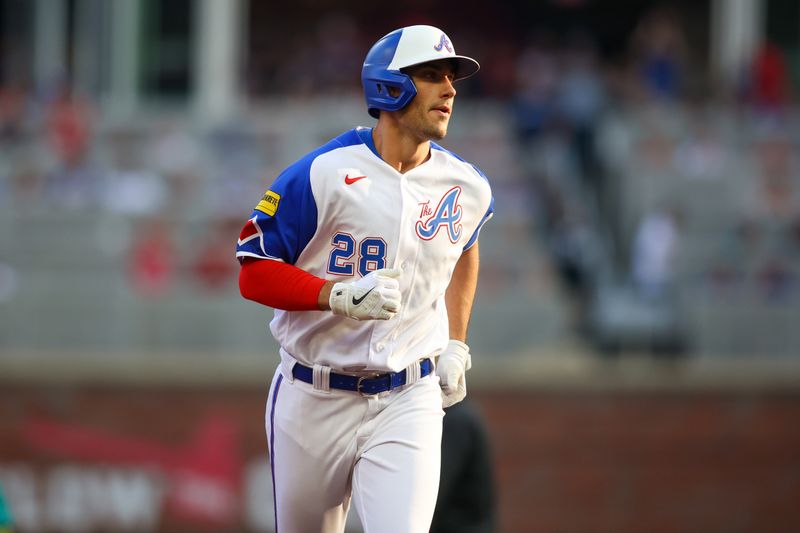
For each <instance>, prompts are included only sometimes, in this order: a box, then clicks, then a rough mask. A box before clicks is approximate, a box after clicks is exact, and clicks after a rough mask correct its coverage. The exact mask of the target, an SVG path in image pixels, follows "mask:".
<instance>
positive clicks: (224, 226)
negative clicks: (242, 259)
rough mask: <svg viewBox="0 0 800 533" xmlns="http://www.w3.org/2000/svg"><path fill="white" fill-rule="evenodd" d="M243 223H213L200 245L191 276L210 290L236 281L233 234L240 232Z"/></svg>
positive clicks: (221, 287) (221, 221) (236, 269)
mask: <svg viewBox="0 0 800 533" xmlns="http://www.w3.org/2000/svg"><path fill="white" fill-rule="evenodd" d="M240 225H241V224H240V221H239V219H238V218H236V219H220V220H217V221H213V222H212V223H211V227H210V229H209V230H208V231H206V232H204V235H203V240H202V242H201V243H199V245H198V246H197V249H196V251H195V254H194V258H193V260H192V273H193V275H194V279H195V281H196V282H197V283H198V285H199V286H200V287H202V288H203V289H205V290H208V291H218V290H222V289H226V288H229V287H230V286H231V284H232V283H233V281H234V280H235V279H237V277H236V276H237V275H238V272H239V265H238V264H237V262H236V260H235V259H234V256H233V254H232V252H231V237H230V236H231V235H235V234H236V231H237V229H239V226H240Z"/></svg>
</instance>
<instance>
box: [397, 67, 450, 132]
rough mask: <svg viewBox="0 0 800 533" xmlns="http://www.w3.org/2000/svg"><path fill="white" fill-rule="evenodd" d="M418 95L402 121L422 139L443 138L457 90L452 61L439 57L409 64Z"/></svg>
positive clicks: (409, 73)
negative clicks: (421, 62)
mask: <svg viewBox="0 0 800 533" xmlns="http://www.w3.org/2000/svg"><path fill="white" fill-rule="evenodd" d="M406 73H407V74H408V75H410V76H411V78H412V79H413V80H414V85H415V86H416V87H417V95H416V96H415V97H414V99H413V100H411V103H410V104H409V105H408V106H406V107H405V108H404V109H403V110H402V113H401V117H400V121H401V124H402V125H403V126H404V127H405V129H407V130H408V131H409V133H410V134H412V135H415V136H417V137H418V138H419V139H420V140H437V141H438V140H440V139H443V138H444V136H445V135H447V125H448V124H449V122H450V114H451V113H452V111H453V100H454V99H455V96H456V90H455V88H454V87H453V80H454V78H455V74H456V73H455V69H454V68H453V65H452V64H451V63H449V62H448V61H435V62H432V63H424V64H422V65H417V66H415V67H409V68H408V69H407V70H406Z"/></svg>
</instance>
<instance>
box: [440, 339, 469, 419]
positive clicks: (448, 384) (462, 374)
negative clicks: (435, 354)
mask: <svg viewBox="0 0 800 533" xmlns="http://www.w3.org/2000/svg"><path fill="white" fill-rule="evenodd" d="M470 368H472V358H471V357H470V355H469V346H467V345H466V344H464V343H463V342H461V341H457V340H450V342H448V343H447V348H445V350H444V351H443V352H442V353H441V354H439V361H438V362H437V363H436V375H438V376H439V386H440V387H441V388H442V407H450V406H451V405H453V404H456V403H458V402H460V401H461V400H463V399H464V397H465V396H466V395H467V380H466V372H467V370H469V369H470Z"/></svg>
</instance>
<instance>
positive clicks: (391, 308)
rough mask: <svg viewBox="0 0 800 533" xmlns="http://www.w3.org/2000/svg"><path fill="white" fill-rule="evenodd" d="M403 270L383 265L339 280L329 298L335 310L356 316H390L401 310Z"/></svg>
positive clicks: (367, 317)
mask: <svg viewBox="0 0 800 533" xmlns="http://www.w3.org/2000/svg"><path fill="white" fill-rule="evenodd" d="M401 273H402V270H400V269H397V268H381V269H379V270H374V271H372V272H370V273H369V274H367V275H366V276H364V277H363V278H361V279H359V280H356V281H348V282H339V283H336V284H335V285H334V286H333V288H332V289H331V297H330V299H329V300H328V302H329V303H330V306H331V311H333V314H335V315H344V316H347V317H350V318H354V319H356V320H389V319H390V318H392V317H393V316H394V315H396V314H397V312H398V311H399V310H400V283H399V282H398V281H397V278H398V277H399V276H400V274H401Z"/></svg>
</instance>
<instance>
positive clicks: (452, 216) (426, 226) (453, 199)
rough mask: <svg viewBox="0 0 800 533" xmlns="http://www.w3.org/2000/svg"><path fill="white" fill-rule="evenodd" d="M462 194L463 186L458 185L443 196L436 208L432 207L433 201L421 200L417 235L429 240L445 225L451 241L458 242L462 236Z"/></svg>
mask: <svg viewBox="0 0 800 533" xmlns="http://www.w3.org/2000/svg"><path fill="white" fill-rule="evenodd" d="M460 196H461V187H459V186H458V185H456V186H455V187H453V188H452V189H450V190H449V191H447V192H446V193H444V196H442V199H441V200H439V204H438V205H437V206H436V209H431V202H430V200H428V201H427V202H421V203H420V204H419V206H420V213H419V220H418V221H417V224H416V226H415V228H414V229H415V230H416V232H417V236H418V237H419V238H420V239H423V240H426V241H429V240H431V239H433V238H434V237H436V234H437V233H439V230H440V229H442V228H443V227H444V228H445V229H446V230H447V237H448V238H449V239H450V242H452V243H454V244H455V243H456V242H458V239H460V238H461V215H462V213H463V210H462V209H461V204H459V203H458V199H459V197H460Z"/></svg>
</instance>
